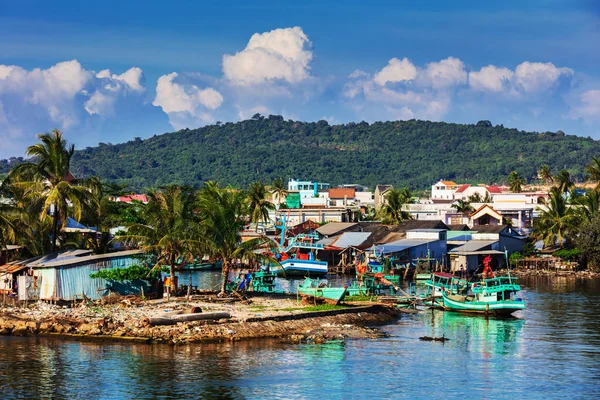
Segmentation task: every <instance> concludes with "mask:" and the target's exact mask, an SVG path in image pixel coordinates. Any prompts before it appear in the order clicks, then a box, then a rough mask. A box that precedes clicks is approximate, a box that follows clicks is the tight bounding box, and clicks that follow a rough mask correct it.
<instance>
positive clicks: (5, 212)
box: [0, 202, 17, 251]
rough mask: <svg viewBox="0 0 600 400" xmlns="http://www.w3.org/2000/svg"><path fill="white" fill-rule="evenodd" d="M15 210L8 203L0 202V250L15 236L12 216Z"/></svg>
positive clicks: (15, 212) (13, 216) (14, 215)
mask: <svg viewBox="0 0 600 400" xmlns="http://www.w3.org/2000/svg"><path fill="white" fill-rule="evenodd" d="M16 215H17V210H16V209H15V207H13V206H12V205H10V204H5V203H3V202H0V251H2V250H3V249H4V248H5V247H6V245H7V244H9V243H10V242H13V241H14V240H15V238H16V234H15V224H14V218H15V217H16Z"/></svg>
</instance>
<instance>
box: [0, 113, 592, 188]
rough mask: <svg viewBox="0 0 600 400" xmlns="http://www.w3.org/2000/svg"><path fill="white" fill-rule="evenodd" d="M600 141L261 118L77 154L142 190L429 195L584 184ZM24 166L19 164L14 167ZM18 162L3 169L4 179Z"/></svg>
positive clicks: (422, 125) (85, 165) (88, 167)
mask: <svg viewBox="0 0 600 400" xmlns="http://www.w3.org/2000/svg"><path fill="white" fill-rule="evenodd" d="M598 155H600V141H595V140H592V139H591V138H583V137H578V136H567V135H565V134H564V133H562V132H560V131H559V132H558V133H550V132H546V133H532V132H523V131H518V130H516V129H507V128H504V127H503V126H495V127H493V126H491V124H489V123H487V121H481V122H480V123H478V124H477V125H461V124H449V123H443V122H429V121H416V120H411V121H396V122H376V123H373V124H368V123H366V122H361V123H349V124H345V125H333V126H330V125H328V124H327V122H325V121H319V122H314V123H307V122H295V121H284V120H283V118H282V117H280V116H269V117H268V118H262V117H260V118H259V117H256V118H255V119H252V120H247V121H242V122H238V123H225V124H219V125H211V126H206V127H203V128H199V129H193V130H189V129H185V130H181V131H178V132H173V133H167V134H164V135H159V136H153V137H151V138H149V139H146V140H141V139H136V140H133V141H130V142H127V143H123V144H117V145H112V144H103V143H101V144H100V145H99V146H98V147H93V148H90V147H88V148H87V149H84V150H79V151H77V152H76V154H75V156H74V160H73V168H72V169H73V170H74V172H75V174H76V175H77V176H91V175H97V176H100V177H101V178H102V179H103V180H108V181H112V182H117V183H128V184H129V185H130V187H131V189H135V190H142V189H145V188H149V187H156V186H161V185H165V184H169V183H178V184H190V185H193V186H199V185H201V184H202V183H203V182H204V181H207V180H216V181H219V182H221V183H222V184H232V185H235V186H247V185H248V184H249V183H250V182H252V181H255V180H263V181H264V182H266V183H270V182H271V181H272V180H273V178H275V177H278V176H281V177H283V178H284V179H288V178H292V177H293V178H296V179H309V180H319V181H322V182H329V183H331V184H342V183H360V184H364V185H369V186H373V185H375V184H378V183H382V184H383V183H385V184H394V185H401V186H406V185H408V186H410V187H411V188H413V189H425V188H427V187H429V186H430V185H431V184H432V183H434V182H435V181H437V180H438V179H440V178H444V179H452V180H455V181H456V182H473V183H476V182H480V183H500V182H502V181H503V180H505V178H506V176H507V175H508V174H509V173H510V172H511V171H513V170H517V171H518V172H519V174H520V175H522V176H525V177H526V178H527V179H528V180H533V179H535V176H536V170H537V169H538V168H539V166H540V165H541V164H544V163H547V164H549V165H550V166H551V167H552V169H553V172H554V173H556V172H558V170H560V169H562V168H567V169H568V170H569V172H570V173H571V174H572V175H573V176H574V177H575V178H576V179H583V177H584V174H585V172H584V171H585V166H586V165H587V164H588V163H589V161H590V159H591V158H592V156H598ZM13 162H14V160H13ZM7 168H8V162H7V161H4V162H1V161H0V173H1V172H5V171H6V170H7Z"/></svg>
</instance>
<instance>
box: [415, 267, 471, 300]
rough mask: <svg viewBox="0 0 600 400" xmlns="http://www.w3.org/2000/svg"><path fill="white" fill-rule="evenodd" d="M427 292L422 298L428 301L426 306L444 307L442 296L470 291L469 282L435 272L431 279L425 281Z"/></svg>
mask: <svg viewBox="0 0 600 400" xmlns="http://www.w3.org/2000/svg"><path fill="white" fill-rule="evenodd" d="M425 285H426V286H427V292H426V293H424V294H423V295H422V296H421V297H422V298H425V299H427V300H428V302H426V303H425V304H426V305H431V306H443V305H444V303H443V300H442V294H443V293H444V292H450V293H451V294H461V293H463V292H464V291H465V290H467V289H468V281H467V280H466V279H461V278H458V277H455V276H454V275H452V274H448V273H445V272H433V273H431V275H430V278H429V279H428V280H426V281H425Z"/></svg>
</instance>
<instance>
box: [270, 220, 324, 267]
mask: <svg viewBox="0 0 600 400" xmlns="http://www.w3.org/2000/svg"><path fill="white" fill-rule="evenodd" d="M285 221H286V218H285V217H284V218H283V221H282V223H281V225H278V226H279V227H281V240H280V242H279V251H278V252H277V255H276V258H277V260H278V262H279V264H280V265H281V268H282V270H283V272H284V273H285V275H286V276H308V277H322V276H324V275H326V274H327V262H326V261H319V260H317V259H316V253H317V251H319V250H323V245H322V244H320V243H317V241H318V240H319V236H318V235H317V234H316V233H308V234H300V235H297V236H295V237H291V238H289V239H288V241H287V246H284V243H285V233H286V222H285Z"/></svg>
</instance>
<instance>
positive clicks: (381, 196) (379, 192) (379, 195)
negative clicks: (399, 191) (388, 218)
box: [373, 185, 394, 210]
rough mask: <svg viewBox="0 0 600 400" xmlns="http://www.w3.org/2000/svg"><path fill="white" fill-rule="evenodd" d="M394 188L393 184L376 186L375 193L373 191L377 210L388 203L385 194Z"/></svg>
mask: <svg viewBox="0 0 600 400" xmlns="http://www.w3.org/2000/svg"><path fill="white" fill-rule="evenodd" d="M393 189H394V187H393V186H392V185H377V186H375V193H373V202H374V205H375V209H376V210H377V209H379V207H381V206H382V205H383V204H385V203H386V199H385V195H386V194H387V192H389V191H390V190H393Z"/></svg>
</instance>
